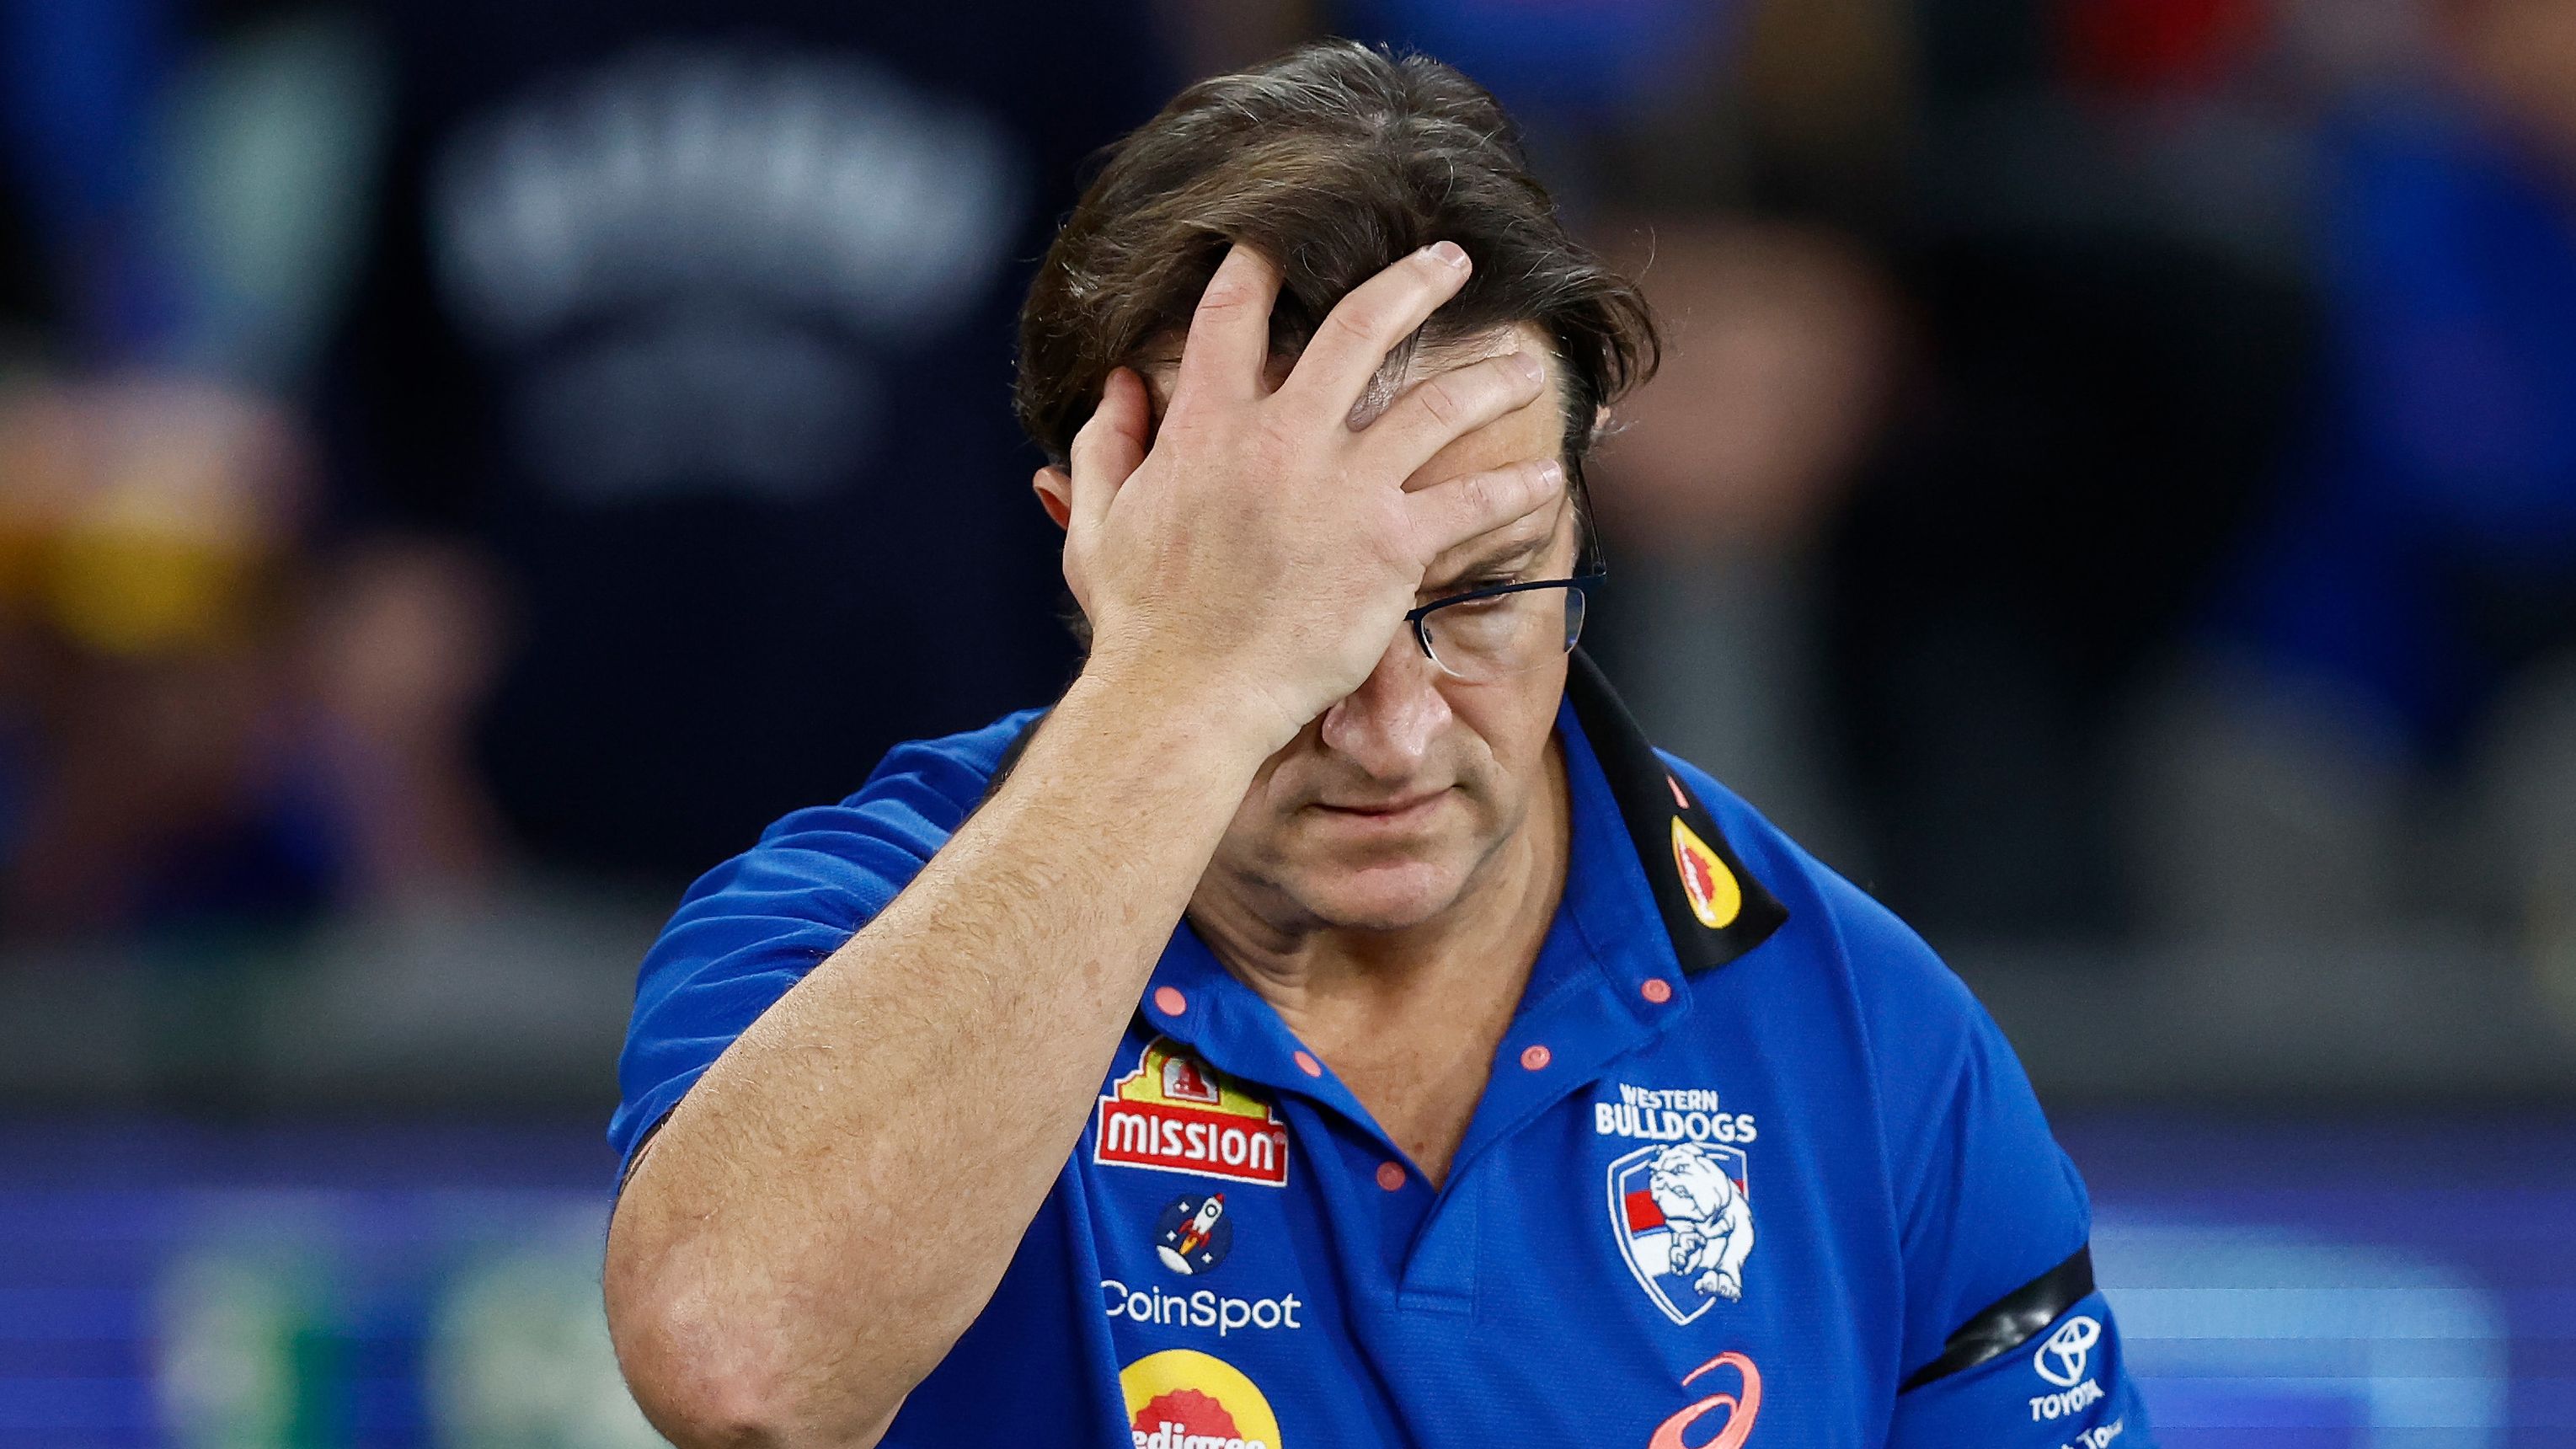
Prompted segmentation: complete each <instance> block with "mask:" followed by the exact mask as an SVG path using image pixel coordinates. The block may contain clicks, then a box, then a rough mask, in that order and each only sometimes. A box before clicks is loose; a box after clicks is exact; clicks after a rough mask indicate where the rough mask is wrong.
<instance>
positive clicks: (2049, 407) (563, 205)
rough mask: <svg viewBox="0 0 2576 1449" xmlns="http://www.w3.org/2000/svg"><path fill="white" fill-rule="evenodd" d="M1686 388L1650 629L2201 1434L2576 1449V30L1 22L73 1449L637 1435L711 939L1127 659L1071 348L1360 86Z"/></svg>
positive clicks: (1666, 675)
mask: <svg viewBox="0 0 2576 1449" xmlns="http://www.w3.org/2000/svg"><path fill="white" fill-rule="evenodd" d="M1325 33H1341V34H1348V35H1356V36H1362V37H1366V38H1371V39H1381V40H1386V41H1390V42H1393V43H1395V44H1399V45H1410V46H1415V47H1418V48H1420V49H1423V50H1425V51H1428V52H1430V53H1432V54H1435V55H1438V56H1441V57H1442V58H1444V59H1447V60H1449V61H1451V62H1453V63H1455V64H1457V65H1459V66H1461V67H1462V68H1463V69H1465V70H1467V71H1468V72H1469V73H1470V74H1472V75H1475V76H1477V77H1478V78H1480V79H1482V80H1484V81H1485V82H1487V83H1488V84H1489V85H1491V86H1492V87H1493V88H1494V89H1495V90H1496V91H1497V92H1498V93H1500V94H1501V95H1502V97H1503V98H1504V100H1505V101H1506V102H1507V103H1508V104H1509V105H1511V106H1512V107H1513V108H1514V110H1515V111H1516V113H1517V114H1518V115H1519V116H1520V117H1521V118H1522V120H1523V122H1524V124H1525V126H1526V127H1527V130H1528V132H1529V138H1530V141H1531V144H1532V146H1533V149H1534V151H1535V152H1536V154H1537V156H1538V158H1539V169H1540V172H1541V174H1542V176H1543V177H1545V178H1546V179H1548V180H1549V181H1550V182H1551V184H1553V185H1554V186H1555V187H1556V188H1557V193H1558V196H1559V199H1560V201H1561V203H1562V205H1563V207H1564V209H1565V211H1566V213H1567V215H1568V216H1569V217H1570V218H1571V219H1572V220H1573V221H1574V223H1575V224H1576V225H1577V227H1578V229H1579V230H1580V231H1581V232H1582V233H1583V234H1584V235H1585V236H1587V237H1588V238H1589V239H1591V240H1592V241H1593V242H1594V243H1595V244H1596V245H1598V246H1599V247H1601V248H1602V249H1603V250H1604V251H1605V252H1607V253H1609V254H1611V255H1613V256H1614V257H1616V258H1618V259H1620V260H1621V262H1622V263H1623V264H1624V265H1626V266H1627V267H1629V268H1631V269H1632V270H1633V271H1634V272H1635V273H1636V274H1637V275H1638V276H1640V277H1641V278H1642V279H1643V281H1644V284H1645V286H1646V289H1647V291H1648V293H1649V295H1650V296H1651V297H1652V299H1653V300H1654V302H1655V303H1656V304H1657V306H1658V307H1659V308H1660V309H1661V311H1662V313H1663V315H1664V317H1665V319H1666V322H1667V326H1668V329H1669V332H1668V339H1669V343H1670V352H1669V354H1668V358H1667V363H1666V366H1665V370H1664V374H1663V376H1662V378H1661V379H1660V380H1659V381H1658V382H1656V383H1655V384H1653V385H1652V387H1651V388H1649V389H1648V390H1647V391H1646V392H1645V393H1643V394H1642V395H1640V396H1639V397H1638V398H1637V399H1636V400H1635V402H1634V404H1633V406H1631V407H1630V408H1629V409H1628V410H1627V412H1626V415H1625V419H1624V423H1623V427H1622V430H1621V431H1620V433H1619V434H1618V435H1617V436H1616V437H1615V438H1613V439H1612V440H1611V441H1610V442H1609V443H1608V444H1607V445H1606V447H1605V450H1604V452H1603V453H1602V455H1601V457H1600V461H1599V463H1598V466H1597V468H1596V470H1595V473H1594V478H1593V491H1594V495H1595V497H1596V499H1597V500H1598V503H1599V506H1600V509H1601V512H1602V515H1603V523H1604V528H1605V533H1606V537H1607V541H1608V548H1609V554H1610V558H1611V560H1612V568H1613V583H1612V585H1611V586H1610V587H1609V588H1608V589H1607V590H1606V591H1604V592H1603V593H1601V594H1600V595H1599V596H1598V604H1597V605H1596V622H1595V625H1594V629H1593V633H1592V635H1591V637H1590V639H1589V640H1588V647H1590V648H1591V649H1592V650H1593V651H1594V652H1595V654H1596V655H1598V656H1599V657H1601V658H1602V660H1603V662H1604V664H1605V666H1606V667H1607V668H1608V669H1609V671H1610V672H1611V674H1612V676H1613V678H1615V679H1617V680H1619V681H1621V683H1622V685H1623V687H1624V688H1625V689H1626V691H1627V692H1628V694H1629V696H1630V699H1631V702H1632V703H1633V704H1635V705H1636V706H1637V707H1638V709H1639V712H1640V713H1641V714H1643V715H1644V716H1645V717H1646V719H1647V722H1648V725H1649V729H1650V732H1651V733H1653V734H1654V735H1655V736H1656V737H1657V738H1658V739H1659V740H1660V741H1661V742H1663V743H1664V744H1666V745H1667V746H1669V747H1671V748H1673V749H1676V750H1678V751H1680V752H1681V753H1683V754H1686V755H1689V756H1691V757H1693V758H1695V759H1696V760H1698V761H1700V762H1701V763H1703V764H1705V765H1707V766H1709V767H1710V768H1711V769H1713V770H1714V771H1715V772H1716V773H1717V774H1718V775H1719V776H1720V777H1722V778H1724V779H1727V780H1728V781H1730V782H1731V783H1733V784H1734V785H1735V786H1736V787H1737V788H1738V789H1739V790H1740V791H1741V792H1742V793H1743V794H1745V795H1746V796H1747V797H1748V798H1750V799H1751V800H1752V801H1753V802H1754V803H1755V804H1756V805H1757V806H1759V807H1761V808H1762V809H1764V810H1766V811H1768V812H1769V813H1770V814H1771V815H1772V816H1773V817H1774V818H1776V819H1777V820H1779V821H1780V822H1781V823H1782V824H1783V825H1785V826H1786V827H1787V828H1788V829H1790V830H1791V831H1792V832H1793V833H1794V834H1796V835H1798V836H1799V837H1800V838H1801V839H1803V840H1805V841H1806V842H1808V843H1809V844H1810V845H1812V846H1813V847H1814V848H1815V849H1816V850H1817V851H1818V853H1819V854H1821V855H1823V856H1824V857H1825V858H1826V859H1827V860H1828V861H1830V862H1832V863H1833V864H1835V865H1836V866H1838V867H1839V868H1840V869H1842V870H1843V871H1844V872H1846V873H1847V874H1849V875H1851V876H1852V877H1853V878H1854V879H1856V880H1858V881H1860V882H1862V883H1863V884H1864V885H1866V886H1867V887H1868V888H1869V889H1871V890H1872V891H1873V892H1875V893H1876V894H1878V895H1879V896H1880V897H1882V898H1883V899H1885V900H1886V901H1888V902H1889V903H1890V904H1891V905H1893V906H1894V907H1896V908H1897V909H1898V910H1899V911H1900V912H1902V913H1903V914H1904V915H1906V916H1907V918H1908V919H1910V920H1911V921H1913V922H1914V923H1916V924H1917V925H1918V926H1919V927H1920V928H1921V929H1923V931H1924V932H1925V933H1926V934H1927V935H1928V936H1929V937H1930V939H1931V940H1932V942H1933V943H1934V945H1936V946H1937V947H1939V948H1940V949H1941V950H1942V951H1943V952H1944V953H1945V954H1946V955H1947V956H1948V958H1949V959H1950V960H1951V961H1952V962H1953V963H1954V964H1955V965H1956V966H1957V967H1958V969H1959V970H1960V971H1961V973H1962V974H1963V975H1965V976H1966V977H1968V979H1969V980H1970V981H1971V982H1972V984H1974V985H1975V986H1976V988H1977V989H1978V991H1979V993H1980V994H1981V995H1982V996H1983V997H1984V998H1985V1000H1986V1001H1987V1002H1988V1004H1989V1005H1990V1007H1991V1008H1992V1009H1993V1010H1994V1012H1995V1013H1996V1015H1997V1016H1998V1017H1999V1018H2000V1019H2001V1020H2002V1022H2003V1023H2004V1025H2005V1027H2006V1029H2007V1030H2008V1031H2009V1033H2010V1034H2011V1035H2012V1037H2013V1039H2014V1041H2015V1043H2016V1044H2017V1046H2018V1047H2019V1049H2020V1050H2021V1052H2022V1054H2023V1057H2024V1059H2025V1061H2026V1062H2027V1063H2028V1065H2029V1067H2030V1069H2031V1072H2032V1074H2033V1076H2034V1078H2035V1079H2036V1081H2037V1082H2038V1085H2039V1088H2040V1091H2041V1094H2042V1096H2043V1098H2044V1099H2045V1100H2046V1102H2047V1103H2048V1105H2049V1107H2050V1109H2051V1113H2052V1117H2053V1118H2054V1120H2055V1121H2056V1122H2057V1124H2058V1126H2059V1128H2060V1131H2061V1134H2062V1136H2063V1137H2064V1138H2065V1140H2066V1142H2067V1144H2068V1146H2069V1148H2070V1150H2071V1151H2072V1152H2073V1153H2074V1154H2075V1156H2076V1158H2077V1159H2078V1161H2079V1163H2080V1164H2081V1165H2082V1166H2083V1167H2084V1169H2085V1170H2086V1172H2087V1174H2088V1176H2089V1177H2090V1179H2091V1181H2092V1184H2093V1187H2094V1190H2095V1196H2096V1199H2097V1208H2098V1213H2099V1217H2100V1220H2101V1227H2100V1233H2099V1236H2098V1238H2097V1253H2098V1255H2099V1260H2100V1267H2101V1273H2102V1277H2103V1279H2104V1281H2105V1283H2106V1286H2108V1287H2109V1288H2110V1290H2111V1292H2112V1295H2113V1301H2114V1303H2115V1306H2116V1307H2117V1308H2118V1309H2119V1311H2120V1313H2121V1314H2122V1317H2123V1321H2124V1324H2125V1326H2126V1328H2127V1330H2128V1332H2129V1334H2130V1336H2131V1338H2132V1340H2133V1344H2134V1347H2133V1354H2134V1361H2135V1363H2136V1365H2137V1367H2138V1368H2139V1370H2140V1371H2141V1372H2142V1374H2143V1375H2144V1376H2145V1377H2146V1379H2147V1381H2148V1383H2147V1388H2148V1395H2149V1404H2150V1407H2151V1409H2152V1410H2153V1411H2154V1413H2155V1414H2156V1416H2157V1417H2158V1419H2159V1421H2160V1424H2161V1426H2162V1431H2163V1437H2164V1440H2165V1442H2166V1443H2167V1444H2169V1445H2173V1446H2179V1449H2203V1446H2222V1445H2224V1446H2236V1445H2246V1446H2251V1445H2256V1444H2260V1445H2264V1446H2267V1449H2306V1446H2317V1449H2324V1446H2338V1449H2340V1446H2373V1449H2434V1446H2476V1449H2488V1446H2494V1449H2505V1446H2526V1445H2531V1446H2537V1445H2570V1444H2576V4H2570V3H2568V0H1341V3H1333V0H1089V3H1080V4H1073V3H1062V0H943V3H941V4H939V5H935V6H904V7H895V6H882V5H875V4H868V3H855V0H837V3H835V0H617V3H609V0H508V3H500V0H439V3H435V4H433V3H429V0H377V3H354V0H352V3H262V0H0V1445H5V1446H20V1445H24V1446H38V1445H43V1446H90V1445H142V1444H156V1445H157V1444H172V1445H190V1446H193V1445H222V1446H242V1449H248V1446H265V1445H294V1446H329V1445H362V1444H363V1445H379V1444H382V1445H476V1446H480V1445H494V1446H500V1445H509V1446H551V1445H581V1446H588V1445H602V1446H607V1445H643V1444H650V1443H653V1442H655V1441H654V1440H653V1439H652V1436H651V1435H650V1433H649V1431H648V1430H646V1429H645V1428H644V1426H643V1424H642V1421H641V1419H640V1418H639V1417H638V1416H637V1415H636V1414H635V1411H634V1410H633V1408H632V1407H631V1405H630V1404H629V1403H628V1402H627V1401H626V1399H625V1397H624V1394H623V1391H622V1389H621V1388H620V1387H619V1385H618V1382H617V1379H616V1376H615V1370H614V1366H613V1364H612V1363H611V1362H610V1360H609V1358H608V1356H607V1349H606V1338H605V1331H604V1328H603V1327H602V1325H601V1323H600V1321H599V1311H598V1307H597V1254H598V1247H599V1240H600V1232H601V1225H602V1222H603V1221H604V1213H605V1207H606V1195H607V1189H608V1186H609V1182H608V1175H609V1171H610V1160H609V1157H608V1154H607V1151H606V1148H605V1146H604V1145H603V1143H602V1141H601V1130H602V1126H603V1123H604V1121H605V1118H606V1114H607V1112H608V1109H609V1107H610V1106H611V1105H612V1104H613V1099H614V1085H613V1080H612V1076H611V1071H612V1062H613V1059H614V1056H615V1053H616V1049H617V1045H618V1042H619V1038H620V1035H621V1032H622V1028H623V1024H624V1017H625V1012H626V1007H627V1002H628V994H629V991H630V989H631V984H632V973H633V970H634V966H635V963H636V961H637V959H638V958H639V957H640V955H641V953H642V950H643V947H644V946H645V944H646V943H647V942H648V941H649V940H650V939H651V936H652V934H653V932H654V930H655V928H656V927H657V926H658V924H659V922H660V919H661V917H662V916H663V914H664V913H666V912H667V911H668V909H669V908H670V906H671V905H672V903H673V902H674V900H675V898H676V895H677V892H678V891H679V889H680V888H681V887H682V886H683V885H684V884H685V883H686V882H687V881H688V880H689V879H690V878H691V877H692V876H693V875H694V874H696V873H697V872H698V871H699V870H701V869H704V868H705V867H707V866H709V865H711V864H713V863H714V862H715V861H717V860H719V859H721V858H723V857H724V856H726V855H728V854H731V853H733V852H735V851H737V850H739V849H741V848H743V847H745V846H746V845H748V844H749V843H750V842H751V840H752V839H753V837H754V836H755V835H756V834H757V832H758V830H759V829H760V827H761V826H762V825H764V824H765V823H766V822H768V821H769V820H770V819H772V818H774V817H776V816H777V815H779V814H782V813H784V812H785V811H787V810H788V809H790V808H793V807H795V806H798V805H802V804H808V803H813V802H816V801H821V800H827V799H834V798H838V797H840V796H841V795H843V794H846V793H848V792H849V791H850V790H852V789H854V788H855V787H856V786H857V784H858V782H859V781H860V780H861V779H862V778H863V777H864V775H865V774H866V772H867V770H868V768H869V766H870V765H871V764H872V763H873V762H874V760H875V758H876V757H877V755H878V754H879V753H880V752H881V751H882V750H883V749H884V748H885V747H886V746H887V745H888V744H890V743H892V742H893V741H895V740H898V739H902V738H907V737H912V736H919V735H929V734H939V733H945V732H949V731H953V730H958V729H963V728H969V727H972V726H975V725H979V724H982V723H984V722H985V721H987V720H989V719H990V718H992V717H994V716H996V715H998V714H1000V713H1002V712H1004V711H1005V710H1007V709H1010V708H1013V707H1016V706H1018V705H1021V704H1025V703H1031V702H1035V701H1038V700H1040V699H1043V698H1045V697H1047V696H1048V695H1049V694H1051V693H1052V691H1053V690H1054V689H1056V688H1057V687H1058V686H1059V685H1060V684H1061V683H1062V681H1063V680H1064V678H1065V677H1066V674H1067V670H1068V669H1069V667H1070V661H1071V652H1070V645H1069V642H1068V640H1067V639H1066V637H1065V636H1064V634H1063V632H1062V630H1061V628H1060V627H1059V625H1058V624H1057V622H1056V610H1057V608H1058V604H1059V600H1060V595H1061V586H1060V582H1059V580H1058V576H1057V574H1056V571H1055V562H1054V557H1053V553H1052V539H1051V530H1050V529H1049V528H1048V527H1047V526H1046V525H1045V523H1044V521H1043V519H1042V517H1041V515H1040V514H1039V512H1038V510H1037V509H1036V508H1035V507H1034V506H1033V504H1032V503H1031V502H1030V500H1029V499H1028V497H1027V495H1026V493H1025V487H1026V480H1027V477H1028V471H1029V469H1030V468H1031V467H1032V466H1034V463H1035V461H1036V460H1035V458H1034V457H1033V456H1032V455H1031V454H1030V453H1029V452H1028V451H1027V450H1026V448H1025V445H1024V444H1022V443H1021V442H1020V441H1019V439H1018V438H1017V436H1016V433H1015V430H1014V428H1013V426H1012V423H1011V419H1010V414H1009V410H1008V401H1007V399H1008V388H1009V382H1010V367H1011V354H1010V348H1011V335H1012V319H1013V315H1014V312H1015V309H1016V306H1017V303H1018V299H1019V295H1020V293H1021V291H1022V289H1023V288H1024V286H1025V283H1026V278H1027V275H1028V272H1029V269H1030V267H1031V266H1032V264H1033V262H1034V259H1035V258H1036V257H1037V255H1038V254H1039V253H1040V252H1041V251H1042V250H1043V248H1044V246H1045V242H1046V239H1047V237H1048V235H1049V232H1050V228H1051V226H1052V224H1053V222H1054V220H1055V219H1056V218H1058V217H1059V216H1061V215H1062V213H1063V211H1064V210H1065V209H1066V208H1067V207H1068V206H1069V205H1070V204H1071V201H1072V198H1073V196H1074V195H1075V193H1076V191H1077V189H1078V186H1079V182H1080V180H1081V179H1082V176H1083V174H1084V173H1083V172H1082V169H1081V168H1082V163H1083V159H1084V158H1085V157H1086V156H1087V155H1089V154H1090V153H1091V152H1092V151H1093V149H1094V148H1096V147H1098V146H1099V145H1101V144H1103V143H1105V142H1107V141H1109V140H1110V139H1112V138H1113V137H1115V136H1116V135H1118V134H1119V133H1120V132H1121V131H1123V130H1124V129H1125V128H1127V127H1129V126H1132V125H1134V124H1136V123H1137V122H1139V121H1141V120H1143V119H1144V118H1145V117H1146V116H1148V115H1150V114H1151V113H1152V112H1153V110H1154V109H1155V108H1156V107H1158V106H1159V105H1160V103H1161V102H1162V101H1163V100H1164V99H1165V98H1166V97H1167V96H1168V95H1169V94H1170V93H1171V92H1172V90H1174V89H1175V88H1176V87H1177V86H1178V85H1179V84H1180V83H1181V82H1183V81H1185V80H1186V79H1188V78H1190V77H1191V76H1193V75H1197V74H1205V73H1209V72H1212V71H1216V70H1221V69H1227V68H1231V67H1233V66H1236V65H1240V64H1243V63H1247V62H1249V61H1252V60H1256V59H1259V58H1262V57H1264V56H1266V55H1268V54H1270V53H1272V52H1274V51H1276V50H1277V49H1279V48H1281V47H1283V46H1284V45H1286V44H1288V43H1290V42H1292V41H1294V40H1296V39H1299V38H1302V37H1305V36H1309V35H1316V34H1325Z"/></svg>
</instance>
